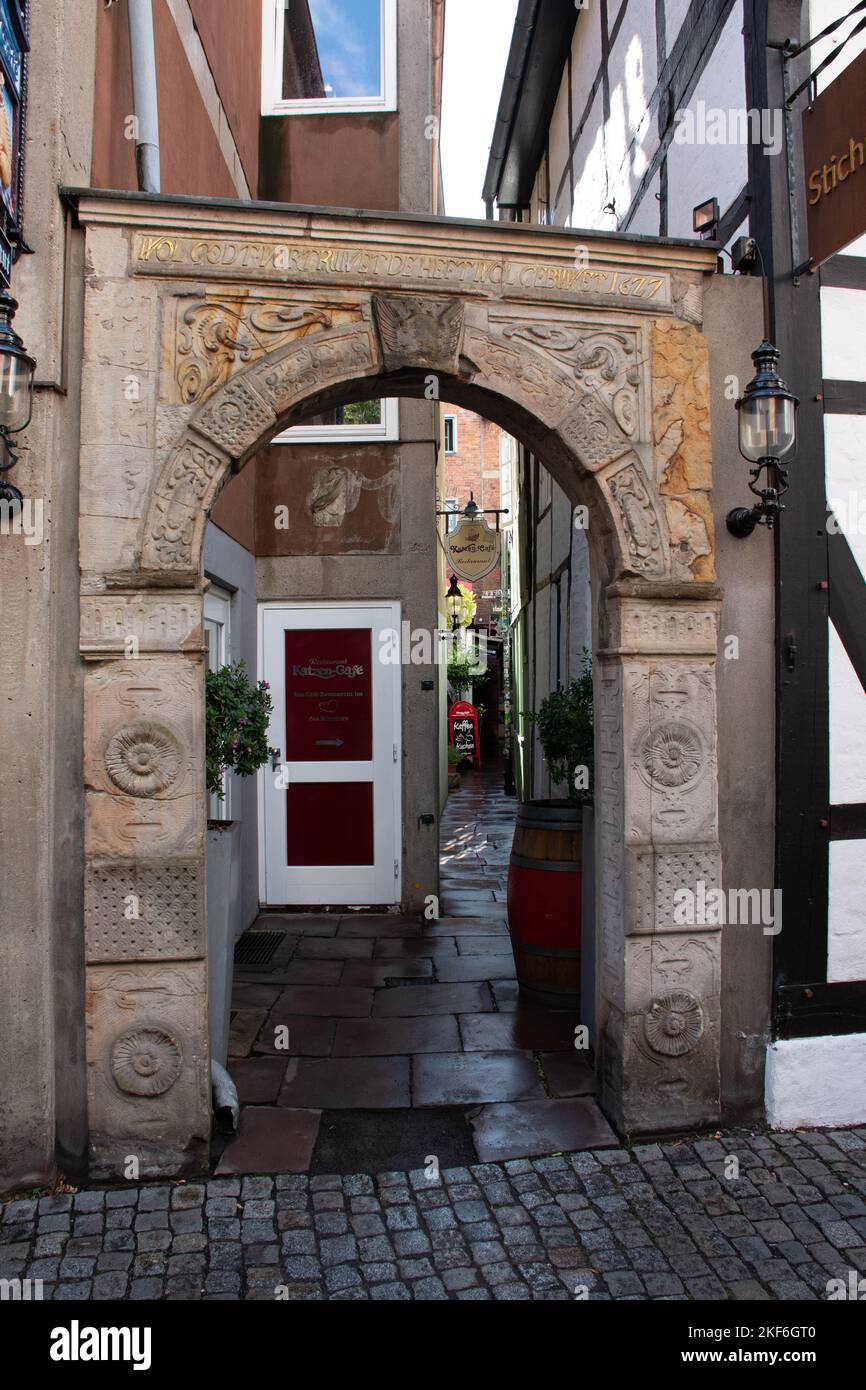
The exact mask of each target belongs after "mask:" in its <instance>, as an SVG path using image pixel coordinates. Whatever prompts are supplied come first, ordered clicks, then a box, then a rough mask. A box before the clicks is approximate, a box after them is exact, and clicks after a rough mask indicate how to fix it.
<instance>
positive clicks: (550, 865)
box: [511, 854, 583, 874]
mask: <svg viewBox="0 0 866 1390" xmlns="http://www.w3.org/2000/svg"><path fill="white" fill-rule="evenodd" d="M511 863H512V864H514V865H516V867H517V868H518V869H537V870H539V871H540V872H544V873H548V872H552V873H555V874H579V873H580V872H581V870H582V868H583V865H582V863H581V862H580V861H578V862H575V860H573V859H529V858H527V856H526V855H525V854H512V856H511Z"/></svg>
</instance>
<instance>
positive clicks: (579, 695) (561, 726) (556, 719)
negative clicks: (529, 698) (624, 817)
mask: <svg viewBox="0 0 866 1390" xmlns="http://www.w3.org/2000/svg"><path fill="white" fill-rule="evenodd" d="M526 718H527V719H528V720H529V721H530V722H531V723H532V724H534V725H535V727H536V728H537V729H538V739H539V742H540V744H541V751H542V753H543V754H544V761H545V762H546V764H547V768H548V771H549V773H550V778H551V781H552V782H554V783H561V782H564V783H565V784H566V787H567V788H568V798H567V799H568V800H569V801H571V802H574V803H576V804H580V803H581V802H584V801H591V800H592V786H593V773H594V763H595V756H594V754H595V745H594V739H593V716H592V663H591V661H590V656H589V653H588V652H587V651H586V650H584V653H583V671H582V673H581V674H580V675H579V676H578V677H577V679H576V680H573V681H572V682H571V684H570V685H566V686H561V687H560V688H559V689H558V690H552V691H551V692H550V694H549V695H548V696H546V697H545V699H543V700H542V702H541V705H540V707H539V709H538V710H537V712H535V713H527V714H526ZM579 768H586V770H587V776H586V779H585V780H586V781H587V785H586V786H585V787H584V786H578V785H576V782H575V778H576V773H577V770H578V769H579Z"/></svg>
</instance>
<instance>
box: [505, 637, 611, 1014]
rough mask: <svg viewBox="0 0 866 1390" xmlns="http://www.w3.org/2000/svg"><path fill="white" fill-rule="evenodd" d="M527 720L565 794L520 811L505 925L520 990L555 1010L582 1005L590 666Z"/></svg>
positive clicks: (590, 758)
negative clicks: (556, 1007) (506, 924)
mask: <svg viewBox="0 0 866 1390" xmlns="http://www.w3.org/2000/svg"><path fill="white" fill-rule="evenodd" d="M526 718H527V719H528V720H529V722H530V723H531V724H534V726H535V727H536V728H537V730H538V738H539V742H540V744H541V750H542V753H543V754H544V760H545V762H546V764H547V767H548V770H549V772H550V778H551V782H552V783H553V785H554V786H561V787H563V788H564V793H565V794H564V795H563V796H561V797H559V798H552V799H549V800H544V801H528V802H525V803H524V804H523V805H521V806H520V807H519V808H518V813H517V825H516V828H515V832H514V843H513V847H512V852H511V864H510V866H509V872H508V921H509V928H510V931H511V945H512V949H513V951H514V960H515V965H516V967H517V978H518V980H519V982H520V986H521V989H523V990H524V991H525V992H526V993H528V994H529V995H531V996H532V997H535V998H537V999H538V1000H539V1001H540V1002H546V1003H556V1004H558V1005H559V1007H561V1008H562V1007H566V1006H574V1007H579V1004H580V944H581V902H582V867H583V853H582V851H583V808H584V806H585V805H587V804H588V803H590V802H591V798H592V782H593V768H594V753H593V747H594V744H593V705H592V666H591V661H590V657H589V653H588V652H586V651H584V653H583V670H582V672H581V674H580V675H579V676H578V677H577V678H576V679H575V680H573V681H571V682H570V684H569V685H567V686H562V687H560V688H559V689H558V690H553V691H551V692H550V694H549V695H548V696H546V698H545V699H544V700H542V702H541V705H540V706H539V708H538V710H537V711H536V712H533V713H527V714H526Z"/></svg>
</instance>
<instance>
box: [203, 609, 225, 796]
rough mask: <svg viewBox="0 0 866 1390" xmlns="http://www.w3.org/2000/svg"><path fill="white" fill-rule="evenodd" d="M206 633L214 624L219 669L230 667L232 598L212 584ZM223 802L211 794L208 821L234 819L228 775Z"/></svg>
mask: <svg viewBox="0 0 866 1390" xmlns="http://www.w3.org/2000/svg"><path fill="white" fill-rule="evenodd" d="M203 618H204V623H205V631H207V624H208V623H213V624H214V625H215V626H216V627H217V628H218V629H219V631H218V633H217V667H216V669H217V670H219V669H220V667H222V666H228V665H229V664H230V663H231V660H232V627H231V622H232V596H231V594H230V593H229V592H228V590H227V589H221V588H220V587H219V586H218V585H216V584H213V583H212V584H211V585H210V588H209V589H207V590H206V591H205V596H204V613H203ZM222 782H223V798H224V799H223V800H222V801H220V799H219V797H218V796H217V794H216V792H209V793H208V798H207V817H208V820H231V819H232V810H231V802H232V778H231V777H230V776H229V774H228V773H225V774H224V775H223V779H222Z"/></svg>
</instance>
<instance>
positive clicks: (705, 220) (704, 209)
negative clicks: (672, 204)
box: [692, 198, 719, 241]
mask: <svg viewBox="0 0 866 1390" xmlns="http://www.w3.org/2000/svg"><path fill="white" fill-rule="evenodd" d="M718 229H719V200H718V198H708V199H707V201H706V202H705V203H698V205H697V207H696V208H692V230H693V231H694V232H696V233H697V235H698V236H699V237H700V238H701V240H702V241H713V239H714V238H715V235H716V232H717V231H718Z"/></svg>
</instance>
